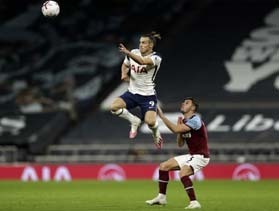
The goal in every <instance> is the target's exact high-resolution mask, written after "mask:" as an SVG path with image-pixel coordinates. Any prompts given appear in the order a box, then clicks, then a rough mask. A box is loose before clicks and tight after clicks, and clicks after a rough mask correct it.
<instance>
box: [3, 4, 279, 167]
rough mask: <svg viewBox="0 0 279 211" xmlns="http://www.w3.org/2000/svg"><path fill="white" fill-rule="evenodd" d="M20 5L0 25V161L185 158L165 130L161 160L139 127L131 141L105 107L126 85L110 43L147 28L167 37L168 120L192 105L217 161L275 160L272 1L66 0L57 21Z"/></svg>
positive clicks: (278, 8) (163, 88)
mask: <svg viewBox="0 0 279 211" xmlns="http://www.w3.org/2000/svg"><path fill="white" fill-rule="evenodd" d="M21 2H22V5H23V7H24V8H25V9H26V10H25V11H24V12H23V13H22V14H19V12H16V11H15V13H13V14H12V13H11V12H10V13H5V17H4V16H3V20H2V21H1V25H0V46H1V48H0V54H1V55H2V56H1V58H0V115H1V116H0V117H1V121H0V144H1V145H2V146H1V148H0V161H1V162H15V161H30V162H42V163H44V162H46V163H50V162H53V163H59V162H96V163H98V162H112V161H113V162H159V161H161V160H164V159H165V158H167V157H169V156H170V155H173V154H181V153H183V152H184V150H185V149H177V147H176V145H175V143H173V139H174V136H173V135H172V134H170V132H169V131H168V130H167V129H166V128H164V127H163V125H162V124H161V125H160V126H161V128H162V133H163V136H164V138H165V140H166V144H165V146H164V149H163V150H161V151H158V150H156V149H155V147H154V146H153V144H152V139H151V135H150V134H149V133H148V132H147V130H146V126H144V125H143V126H142V127H141V128H140V133H139V135H138V137H137V140H135V141H133V142H131V141H130V140H128V137H127V136H128V130H129V125H128V124H127V122H125V121H123V120H121V119H118V118H115V117H114V116H112V115H111V114H110V112H109V111H108V110H102V109H101V103H102V101H106V97H111V95H112V94H114V96H115V95H117V94H118V92H117V90H118V88H119V87H122V86H123V84H120V81H119V72H120V63H121V62H122V59H123V57H122V56H121V55H120V54H119V53H118V52H117V47H116V46H117V44H118V43H119V42H125V43H127V45H128V46H129V47H130V46H131V47H134V46H136V45H137V38H138V35H139V34H140V33H141V32H142V31H145V32H146V31H151V30H154V29H155V30H157V31H160V32H161V33H162V35H163V40H162V42H161V43H160V46H159V49H158V51H160V53H162V55H163V64H162V67H161V70H160V73H159V74H158V79H157V90H158V97H159V99H160V103H161V105H162V107H163V109H164V110H165V111H166V114H167V115H169V116H170V117H171V116H172V115H173V114H177V112H178V106H179V104H180V101H181V100H182V99H183V98H184V97H186V96H194V97H196V98H197V99H198V100H199V101H200V104H201V109H200V113H201V114H202V117H203V119H204V120H205V122H206V124H207V126H208V130H209V137H210V148H211V154H212V155H211V157H212V160H213V161H215V162H244V161H249V162H257V161H268V162H273V161H278V160H279V156H278V153H279V145H278V143H277V142H278V131H279V116H278V111H277V110H278V107H279V104H278V100H277V99H278V97H279V96H278V87H279V85H278V79H277V78H278V71H279V69H278V68H279V57H278V55H279V54H278V52H279V50H278V49H279V44H278V43H279V40H278V37H279V36H278V34H279V32H278V31H279V29H278V26H279V25H278V19H279V5H278V1H276V0H265V1H263V0H242V1H241V0H236V1H232V0H231V1H226V2H224V1H222V0H211V1H210V0H208V1H201V0H198V1H194V0H187V1H175V3H174V1H171V0H165V1H160V3H159V2H158V1H155V0H147V1H140V0H135V1H117V0H115V1H111V7H110V9H108V8H107V7H106V2H104V1H86V0H83V1H78V2H77V1H67V2H69V3H68V4H65V5H64V6H65V7H66V8H67V9H65V10H63V12H62V13H61V16H59V17H57V18H56V19H45V18H44V17H42V16H41V14H40V12H39V8H40V4H38V3H37V1H24V0H22V1H21ZM62 2H63V1H62ZM8 4H9V3H8V2H6V5H8ZM62 4H63V3H62ZM2 8H3V7H2ZM77 8H78V10H77ZM104 8H105V9H104ZM64 11H65V12H64ZM236 11H237V15H236ZM1 14H2V13H1ZM69 14H71V15H69ZM143 14H144V15H143ZM142 23H144V24H142ZM170 87H171V88H170ZM181 90H184V91H183V92H182V91H181ZM135 112H137V111H135Z"/></svg>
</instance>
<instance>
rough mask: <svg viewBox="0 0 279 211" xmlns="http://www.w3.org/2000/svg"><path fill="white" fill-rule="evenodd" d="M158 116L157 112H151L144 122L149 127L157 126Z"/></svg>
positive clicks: (148, 112) (146, 114) (147, 114)
mask: <svg viewBox="0 0 279 211" xmlns="http://www.w3.org/2000/svg"><path fill="white" fill-rule="evenodd" d="M156 116H157V113H156V111H152V110H149V111H147V112H146V113H145V115H144V122H145V123H146V124H148V125H155V122H156Z"/></svg>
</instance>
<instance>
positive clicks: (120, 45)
mask: <svg viewBox="0 0 279 211" xmlns="http://www.w3.org/2000/svg"><path fill="white" fill-rule="evenodd" d="M118 49H119V51H120V52H121V53H124V54H128V53H129V51H128V50H127V48H126V47H125V46H124V45H123V44H122V43H120V44H119V47H118Z"/></svg>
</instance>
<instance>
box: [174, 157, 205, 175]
mask: <svg viewBox="0 0 279 211" xmlns="http://www.w3.org/2000/svg"><path fill="white" fill-rule="evenodd" d="M174 159H175V160H176V161H177V163H178V165H179V167H180V168H182V167H183V166H185V165H187V166H192V168H193V170H194V173H196V172H198V171H199V170H201V169H202V168H203V167H205V166H206V165H207V164H208V163H209V160H210V158H205V157H204V156H203V155H190V154H186V155H180V156H176V157H174Z"/></svg>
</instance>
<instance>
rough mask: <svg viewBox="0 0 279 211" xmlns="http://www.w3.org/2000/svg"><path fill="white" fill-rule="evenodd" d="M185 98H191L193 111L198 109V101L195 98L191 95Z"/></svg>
mask: <svg viewBox="0 0 279 211" xmlns="http://www.w3.org/2000/svg"><path fill="white" fill-rule="evenodd" d="M186 100H191V101H192V103H193V104H194V106H195V112H196V111H198V109H199V103H198V102H197V100H196V99H194V98H193V97H187V98H186Z"/></svg>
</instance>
